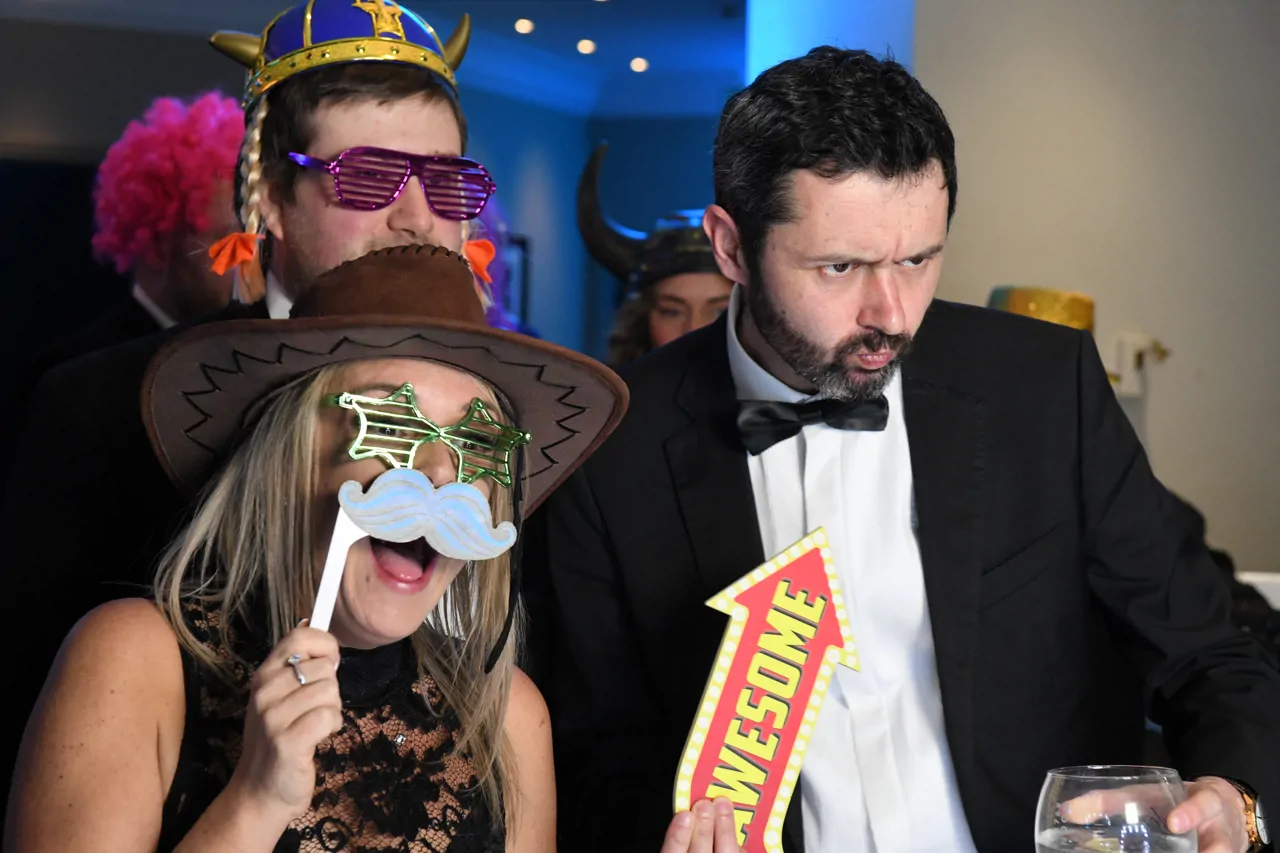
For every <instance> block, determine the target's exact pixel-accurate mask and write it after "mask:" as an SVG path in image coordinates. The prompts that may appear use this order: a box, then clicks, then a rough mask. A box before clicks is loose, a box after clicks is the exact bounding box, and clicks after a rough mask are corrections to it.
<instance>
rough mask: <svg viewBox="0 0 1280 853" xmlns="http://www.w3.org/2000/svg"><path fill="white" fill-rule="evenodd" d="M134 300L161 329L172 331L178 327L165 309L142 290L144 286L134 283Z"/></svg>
mask: <svg viewBox="0 0 1280 853" xmlns="http://www.w3.org/2000/svg"><path fill="white" fill-rule="evenodd" d="M133 298H134V301H136V302H137V303H138V304H139V305H141V306H142V310H143V311H146V312H147V313H148V314H150V315H151V319H152V320H155V321H156V325H158V326H159V327H160V328H161V329H171V328H173V327H174V326H176V325H177V323H176V322H175V321H174V319H173V318H172V317H170V316H169V315H168V314H167V313H166V312H165V310H164V309H163V308H161V307H160V306H159V305H157V304H156V303H155V300H154V299H152V298H151V297H150V296H149V295H147V292H146V291H145V290H143V289H142V285H140V284H138V283H137V282H136V281H135V282H134V283H133Z"/></svg>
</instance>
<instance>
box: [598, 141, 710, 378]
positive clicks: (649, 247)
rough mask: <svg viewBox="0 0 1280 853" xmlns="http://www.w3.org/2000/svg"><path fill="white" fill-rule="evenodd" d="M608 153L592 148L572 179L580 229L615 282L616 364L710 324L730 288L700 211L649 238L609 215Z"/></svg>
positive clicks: (673, 218)
mask: <svg viewBox="0 0 1280 853" xmlns="http://www.w3.org/2000/svg"><path fill="white" fill-rule="evenodd" d="M607 148H608V145H607V144H606V143H603V142H602V143H601V144H600V145H599V146H597V147H596V150H595V152H594V153H593V154H592V155H591V159H590V160H588V161H587V165H586V167H585V168H584V169H583V170H582V176H581V178H579V180H578V231H579V233H581V234H582V240H583V242H584V243H586V245H587V250H588V251H589V252H590V253H591V256H592V257H593V258H595V259H596V262H597V263H599V264H600V265H601V266H603V267H604V268H605V269H607V270H608V271H609V272H611V273H613V275H614V276H616V277H617V278H618V281H619V282H620V284H621V288H620V289H621V294H620V298H621V305H620V306H619V308H618V311H617V314H615V315H614V325H613V330H612V332H611V333H610V335H609V363H610V365H612V366H613V367H621V366H622V365H623V364H626V363H627V362H629V361H633V360H634V359H637V358H639V357H640V356H642V355H644V354H645V353H647V352H649V351H650V350H652V349H656V348H657V347H660V346H663V345H664V344H667V343H670V342H671V341H673V340H675V339H676V338H678V337H680V336H681V335H683V334H686V333H688V332H691V331H693V330H694V329H698V328H701V327H703V326H705V325H707V324H708V323H710V322H712V321H713V320H715V319H716V318H717V317H719V316H720V314H721V312H723V311H724V309H725V308H726V307H727V306H728V304H729V293H730V292H731V290H732V289H733V283H732V282H730V281H729V280H728V279H727V278H725V277H724V275H723V274H721V272H720V268H719V267H717V266H716V260H715V256H714V255H713V254H712V252H711V243H710V242H709V241H708V240H707V235H706V233H705V232H704V231H703V230H702V211H701V210H679V211H676V212H674V213H671V214H668V215H667V216H664V217H662V218H661V219H659V220H658V222H657V224H656V225H655V226H654V228H653V230H652V231H650V232H649V233H647V234H646V233H644V232H642V231H633V230H631V229H630V228H625V227H623V226H621V225H618V224H617V223H615V222H614V221H613V220H612V219H610V218H609V216H608V214H606V213H605V211H604V207H603V205H602V204H601V202H600V193H599V183H600V165H601V163H602V162H603V160H604V154H605V151H606V149H607Z"/></svg>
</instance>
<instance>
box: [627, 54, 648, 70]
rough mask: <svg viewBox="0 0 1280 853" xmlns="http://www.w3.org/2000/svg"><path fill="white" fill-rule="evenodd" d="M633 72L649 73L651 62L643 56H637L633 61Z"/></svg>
mask: <svg viewBox="0 0 1280 853" xmlns="http://www.w3.org/2000/svg"><path fill="white" fill-rule="evenodd" d="M631 70H632V71H635V72H636V73H637V74H638V73H640V72H641V71H648V70H649V60H647V59H645V58H644V57H643V56H637V57H636V58H635V59H633V60H631Z"/></svg>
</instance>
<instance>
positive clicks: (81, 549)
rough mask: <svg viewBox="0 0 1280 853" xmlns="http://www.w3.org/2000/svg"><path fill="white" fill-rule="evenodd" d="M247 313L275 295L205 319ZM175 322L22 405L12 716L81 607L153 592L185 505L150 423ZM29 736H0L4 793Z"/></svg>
mask: <svg viewBox="0 0 1280 853" xmlns="http://www.w3.org/2000/svg"><path fill="white" fill-rule="evenodd" d="M246 316H262V317H265V316H266V309H265V305H264V304H263V303H259V304H258V305H255V306H243V305H240V304H238V303H233V304H232V305H230V306H228V307H227V308H226V309H224V310H223V311H221V312H219V313H217V314H214V315H211V316H210V317H208V318H206V319H205V320H202V321H201V322H211V321H217V320H225V319H234V318H239V317H246ZM172 331H173V330H170V331H166V332H156V333H154V334H150V335H147V336H146V337H141V338H135V339H133V340H129V341H125V342H124V343H120V344H117V345H116V346H112V347H108V348H106V349H103V350H98V351H96V352H89V353H87V354H85V355H81V356H79V357H77V358H73V359H71V360H69V361H66V362H63V363H62V364H59V365H57V366H55V367H53V368H52V369H51V370H49V371H48V372H47V373H46V374H45V375H44V377H43V378H42V379H41V380H40V382H39V384H38V385H37V386H36V388H35V390H34V391H33V392H32V394H31V397H30V399H29V400H28V401H27V403H26V405H25V407H24V411H23V412H22V413H21V414H22V415H23V422H24V427H23V429H22V431H21V433H20V436H19V438H18V440H17V442H16V445H15V447H14V451H13V452H14V457H13V464H12V468H11V471H10V476H9V483H8V487H7V488H6V490H5V495H4V504H3V516H0V535H2V536H3V539H0V541H4V542H6V543H10V544H9V546H8V550H7V551H6V555H5V560H6V563H7V565H6V567H5V582H6V585H7V587H8V594H7V595H6V596H4V597H3V603H2V604H0V607H2V608H3V610H2V615H0V648H5V649H9V650H11V654H10V658H9V661H8V662H7V663H6V665H5V682H6V683H5V691H4V697H5V703H6V705H7V706H8V707H10V708H11V709H13V710H12V712H11V716H12V718H14V719H19V720H22V721H24V722H25V720H26V719H27V717H28V716H29V715H30V712H31V709H32V706H33V705H34V704H35V700H36V698H37V696H38V694H39V692H40V689H41V687H42V686H43V685H44V680H45V677H46V676H47V675H48V672H49V667H50V665H51V664H52V662H53V659H54V657H55V656H56V655H57V651H58V648H59V646H60V645H61V643H62V640H63V639H64V638H65V637H66V635H67V632H68V631H70V630H71V628H72V627H73V626H74V625H75V623H76V621H77V620H79V619H80V617H81V616H83V615H84V614H85V613H87V612H88V611H89V610H92V609H93V608H94V607H96V606H97V605H99V604H102V603H104V602H106V601H110V600H112V599H116V598H124V597H128V596H136V595H146V594H147V589H148V584H149V583H150V581H151V570H152V568H153V566H154V564H155V560H156V558H157V556H158V555H159V554H160V552H161V551H162V550H163V548H164V547H165V546H166V545H167V544H168V542H169V539H170V537H171V536H172V535H173V533H174V532H175V530H176V527H177V525H178V524H179V522H180V521H181V520H182V517H183V515H184V514H185V512H186V509H187V505H186V502H184V501H183V500H182V499H181V498H180V497H179V496H178V493H177V491H176V490H175V489H174V487H173V486H172V484H171V483H170V482H169V479H168V477H166V476H165V473H164V471H163V469H162V468H161V467H160V463H159V462H158V461H157V460H156V458H155V455H154V453H153V452H152V450H151V444H150V442H149V440H148V439H147V433H146V429H145V427H144V426H143V423H142V406H141V392H142V378H143V375H144V374H145V372H146V369H147V365H148V364H149V363H150V361H151V357H152V356H153V355H154V354H155V353H156V351H157V350H158V349H159V347H160V345H161V344H162V343H163V342H164V341H165V340H167V339H168V337H169V336H170V334H171V333H172ZM21 736H22V729H21V728H20V727H11V728H10V729H9V730H8V731H6V732H5V733H4V734H3V735H2V736H0V768H3V770H2V771H0V773H2V775H3V782H4V785H5V786H6V790H5V791H3V792H2V793H4V794H7V785H8V782H9V776H10V773H11V771H12V767H13V763H14V758H15V756H16V750H17V746H18V743H19V742H20V740H21ZM6 800H7V797H6ZM0 802H4V800H0Z"/></svg>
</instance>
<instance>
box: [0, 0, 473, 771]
mask: <svg viewBox="0 0 1280 853" xmlns="http://www.w3.org/2000/svg"><path fill="white" fill-rule="evenodd" d="M470 32H471V28H470V19H469V18H468V17H467V16H465V15H464V16H463V17H462V20H461V23H459V25H458V26H457V28H456V29H455V31H454V32H453V34H452V35H451V36H449V37H448V38H447V39H442V38H440V37H439V36H437V34H436V31H435V30H433V29H432V28H431V27H430V26H429V25H428V24H427V22H426V21H425V20H423V19H422V18H421V17H420V16H419V15H417V14H416V13H414V12H412V11H411V10H409V9H407V8H405V7H403V6H400V5H398V4H396V3H393V2H390V0H360V2H355V3H353V2H351V0H311V1H310V2H303V3H299V4H298V5H295V6H293V7H292V8H290V9H288V10H286V11H285V12H283V13H282V14H280V15H279V16H277V17H276V18H274V19H273V20H272V21H271V23H270V24H269V25H268V26H267V27H266V29H265V30H264V31H263V33H262V34H261V35H252V34H249V33H233V32H219V33H217V34H216V35H214V36H213V37H212V40H211V41H212V44H213V46H214V47H215V48H216V49H218V50H219V51H220V52H222V53H224V54H226V55H228V56H229V57H231V58H233V59H235V60H236V61H238V62H240V63H241V64H243V65H244V66H245V67H246V68H247V82H246V86H245V92H244V99H243V106H244V108H245V116H246V119H245V130H244V136H243V141H242V144H241V146H240V157H239V167H238V172H237V175H236V186H235V195H236V205H237V211H238V215H239V220H240V230H239V232H238V233H237V234H235V235H232V236H231V237H229V238H228V239H225V240H223V241H220V242H219V243H217V244H215V246H213V247H210V251H211V253H212V254H211V255H210V260H211V261H212V263H213V265H214V269H215V270H218V271H221V272H226V271H229V270H234V273H235V278H236V284H235V296H236V298H235V300H234V301H233V302H232V303H231V304H230V305H229V306H228V307H227V308H226V309H224V310H223V311H221V312H219V313H217V314H214V315H212V316H210V317H208V318H206V319H205V321H203V322H209V321H217V322H220V321H224V320H232V319H245V318H258V319H264V318H267V317H271V318H275V319H284V318H286V317H288V316H289V312H290V309H291V305H292V302H293V300H295V299H297V298H298V297H299V296H300V295H302V294H303V293H304V292H305V291H306V289H307V288H308V287H309V286H310V284H311V282H313V281H314V280H315V279H316V278H317V277H318V276H319V275H321V274H322V273H324V272H325V271H326V270H329V269H332V268H334V267H336V266H338V265H340V264H341V263H343V262H344V261H348V260H351V259H354V258H357V257H360V256H362V255H365V254H367V253H368V252H370V251H373V250H376V249H382V248H386V247H393V246H403V245H414V244H421V243H434V244H436V245H440V246H442V247H444V248H446V249H449V250H451V251H454V252H457V251H459V250H460V249H461V248H462V244H463V242H464V240H465V238H466V227H467V223H468V222H469V221H470V220H472V219H474V218H475V217H476V216H477V215H478V214H479V212H480V211H481V210H483V208H484V206H485V204H486V203H487V201H488V199H489V197H490V196H491V195H492V193H493V192H494V189H495V185H494V182H493V179H492V178H491V177H490V175H489V173H488V171H487V170H486V169H485V168H484V167H483V166H482V165H481V164H479V163H477V162H475V161H474V160H470V159H467V158H466V157H465V156H464V153H465V149H466V143H467V128H466V120H465V117H464V116H463V112H462V107H461V104H460V102H459V97H458V85H457V78H456V76H455V73H456V71H457V69H458V67H459V66H460V64H461V63H462V60H463V57H464V55H465V54H466V50H467V45H468V41H469V39H470ZM167 337H168V333H158V334H156V335H151V336H148V337H144V338H139V339H137V340H134V341H130V342H127V343H124V344H120V345H117V346H115V347H112V348H109V349H105V350H102V351H100V352H98V353H95V354H93V355H92V356H86V357H81V358H77V359H74V360H71V361H68V362H66V363H64V364H61V365H59V366H58V367H56V368H54V369H53V370H51V371H50V372H49V373H48V374H46V376H45V377H44V378H43V380H42V381H41V382H40V384H39V386H38V387H37V388H36V390H35V391H34V393H33V395H32V398H31V400H30V401H29V402H28V403H27V405H26V406H25V411H24V412H21V413H15V414H18V415H20V416H21V417H23V419H24V420H25V429H24V432H23V433H22V435H21V437H20V438H19V439H18V441H17V443H16V446H15V448H14V460H15V461H14V465H13V469H12V472H11V475H10V478H9V484H8V487H7V489H6V494H5V498H4V506H3V509H4V513H3V514H4V521H3V522H0V527H2V529H0V533H2V534H3V535H4V537H5V540H6V541H8V542H10V543H12V544H11V546H10V547H11V549H12V550H11V553H10V560H11V564H12V565H17V566H29V567H32V569H31V570H30V571H22V572H15V573H13V584H14V586H13V587H12V588H11V590H10V594H9V595H8V596H6V604H5V607H6V612H5V613H4V618H3V620H2V621H3V623H4V625H5V626H6V627H5V629H4V630H5V631H6V632H7V633H6V634H5V635H4V637H5V639H6V640H7V642H8V644H9V645H8V647H9V648H13V649H18V648H21V649H22V650H23V651H22V654H21V655H18V656H17V658H18V659H17V660H16V661H15V662H14V666H13V667H12V668H11V670H10V672H9V680H8V688H9V689H8V690H7V691H6V698H7V699H9V701H10V702H11V704H12V705H14V706H16V708H17V712H18V716H20V717H21V718H24V719H25V718H26V716H27V714H28V713H29V711H30V709H31V707H32V705H33V703H34V701H35V698H36V695H37V693H38V692H39V689H40V685H41V683H42V681H43V679H44V676H45V673H46V672H48V669H49V665H50V662H51V661H52V659H53V657H54V655H55V653H56V650H57V648H58V645H59V643H60V642H61V639H62V637H64V636H65V635H66V633H67V631H68V629H69V628H71V626H72V625H73V624H74V623H75V621H76V620H77V619H78V618H80V617H81V616H83V615H84V614H85V613H86V612H87V611H89V610H90V609H91V608H93V607H94V606H96V605H98V604H101V603H102V602H104V601H106V600H110V599H114V598H119V597H122V596H128V595H136V594H137V593H138V592H139V591H140V590H145V588H146V585H147V584H148V583H149V582H150V578H151V573H152V569H153V566H154V563H155V560H156V556H157V554H158V553H159V551H160V549H161V548H162V547H163V546H164V544H165V542H167V541H168V539H169V537H170V536H171V535H172V533H173V531H174V530H175V529H176V528H177V526H178V525H179V524H180V523H181V521H182V518H183V516H184V514H185V513H186V512H187V506H188V503H187V501H186V500H184V499H183V498H182V497H180V496H179V495H178V494H177V493H176V492H175V491H174V489H173V487H172V486H171V484H170V483H169V481H168V479H167V478H166V477H165V475H164V472H163V471H162V470H161V468H160V466H159V464H158V463H157V462H156V459H155V457H154V455H153V454H152V453H151V450H150V445H149V442H148V439H147V434H146V430H145V427H144V425H143V421H142V417H141V412H140V410H139V404H138V399H139V393H140V388H141V384H142V377H143V374H144V372H145V369H146V365H147V363H148V362H149V360H150V359H151V357H152V355H154V353H155V352H156V351H157V349H158V348H159V347H160V346H161V345H162V343H163V342H164V341H165V340H166V339H167ZM50 447H57V448H60V449H59V451H58V452H57V453H49V452H48V448H50ZM36 567H38V568H36ZM19 617H22V618H19ZM20 625H21V627H19V626H20ZM20 734H21V732H20V730H18V731H14V732H13V733H12V734H11V735H10V736H7V737H5V738H3V739H0V766H6V767H7V766H12V756H13V750H14V749H15V748H16V741H17V739H18V737H19V736H20Z"/></svg>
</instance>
